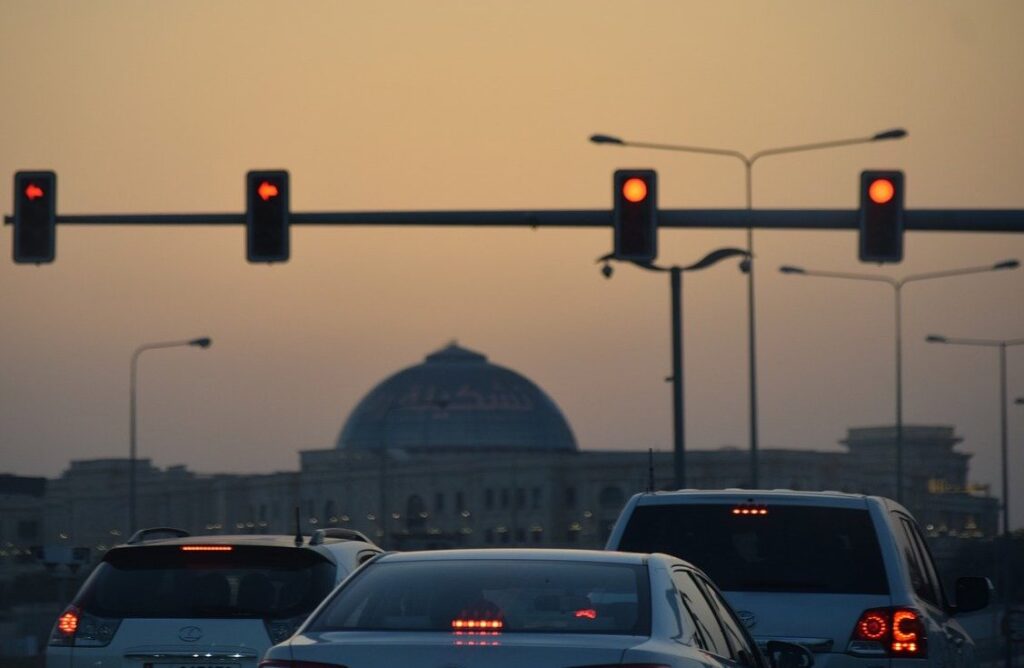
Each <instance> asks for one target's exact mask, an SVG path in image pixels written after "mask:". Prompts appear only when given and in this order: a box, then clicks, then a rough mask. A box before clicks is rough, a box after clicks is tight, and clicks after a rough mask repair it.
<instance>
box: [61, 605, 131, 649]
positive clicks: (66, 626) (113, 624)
mask: <svg viewBox="0 0 1024 668" xmlns="http://www.w3.org/2000/svg"><path fill="white" fill-rule="evenodd" d="M120 625H121V620H120V619H109V618H105V617H97V616H95V615H90V614H88V613H87V612H84V611H82V610H80V609H79V608H78V607H76V606H74V605H69V606H68V607H67V608H66V609H65V610H64V612H63V613H62V614H61V616H60V617H58V618H57V621H56V622H55V623H54V625H53V630H52V631H51V632H50V641H49V643H48V644H49V645H50V646H51V647H106V646H107V645H109V644H110V641H111V640H113V639H114V633H116V632H117V627H119V626H120Z"/></svg>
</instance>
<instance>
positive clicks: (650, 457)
mask: <svg viewBox="0 0 1024 668" xmlns="http://www.w3.org/2000/svg"><path fill="white" fill-rule="evenodd" d="M647 491H648V492H653V491H654V448H647Z"/></svg>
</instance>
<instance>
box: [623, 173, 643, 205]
mask: <svg viewBox="0 0 1024 668" xmlns="http://www.w3.org/2000/svg"><path fill="white" fill-rule="evenodd" d="M622 196H623V197H625V198H626V200H627V201H629V202H634V203H636V202H642V201H644V200H645V199H646V198H647V182H646V181H644V180H643V179H640V178H637V177H635V176H634V177H633V178H631V179H626V181H625V182H624V183H623V184H622Z"/></svg>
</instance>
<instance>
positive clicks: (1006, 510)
mask: <svg viewBox="0 0 1024 668" xmlns="http://www.w3.org/2000/svg"><path fill="white" fill-rule="evenodd" d="M925 341H927V342H928V343H945V344H947V345H954V346H980V347H983V348H998V349H999V427H1000V437H999V448H1000V456H1001V459H1002V468H1003V470H1002V478H1003V479H1002V487H1003V504H1002V505H1003V573H1002V576H1003V577H1002V580H1003V602H1004V603H1005V605H1006V608H1005V613H1006V614H1007V615H1009V614H1010V604H1011V602H1012V600H1011V599H1012V593H1011V589H1012V588H1011V586H1010V579H1011V576H1012V573H1013V570H1012V569H1011V568H1010V485H1009V457H1008V452H1007V450H1008V449H1007V446H1006V404H1007V400H1006V349H1007V348H1009V347H1012V346H1020V345H1024V339H958V338H952V337H948V336H939V335H938V334H929V335H928V336H927V337H925ZM1017 403H1024V401H1021V399H1017ZM1012 665H1013V643H1012V642H1011V640H1010V638H1009V637H1007V638H1006V666H1007V668H1009V667H1010V666H1012Z"/></svg>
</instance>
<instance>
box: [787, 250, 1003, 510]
mask: <svg viewBox="0 0 1024 668" xmlns="http://www.w3.org/2000/svg"><path fill="white" fill-rule="evenodd" d="M1019 266H1020V262H1018V261H1017V260H1004V261H1002V262H997V263H996V264H993V265H986V266H984V267H967V268H965V269H950V270H948V271H934V272H928V273H925V274H913V275H911V276H904V277H903V278H891V277H889V276H881V275H877V274H850V273H846V272H838V271H812V270H809V269H804V268H802V267H791V266H783V267H779V271H781V272H782V273H783V274H793V275H797V276H818V277H821V278H844V279H848V280H855V281H875V282H881V283H887V284H888V285H889V286H890V287H892V289H893V295H894V299H895V307H896V315H895V319H894V323H895V329H896V337H895V338H896V501H898V502H899V503H903V343H902V341H903V334H902V329H903V328H902V324H901V323H902V309H903V297H902V290H903V286H904V285H905V284H907V283H911V282H913V281H924V280H929V279H933V278H949V277H950V276H963V275H965V274H982V273H985V272H989V271H1000V270H1002V269H1016V268H1017V267H1019Z"/></svg>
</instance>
